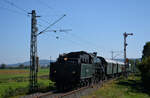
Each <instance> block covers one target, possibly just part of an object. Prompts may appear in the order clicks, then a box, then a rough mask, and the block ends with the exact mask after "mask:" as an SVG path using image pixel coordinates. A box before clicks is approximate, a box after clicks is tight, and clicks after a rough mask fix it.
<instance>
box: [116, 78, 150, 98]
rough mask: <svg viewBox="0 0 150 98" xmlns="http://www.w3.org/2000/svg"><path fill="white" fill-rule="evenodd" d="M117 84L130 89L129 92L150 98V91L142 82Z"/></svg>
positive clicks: (126, 81)
mask: <svg viewBox="0 0 150 98" xmlns="http://www.w3.org/2000/svg"><path fill="white" fill-rule="evenodd" d="M117 84H118V85H122V86H125V87H127V88H129V92H135V93H146V94H148V95H149V96H150V91H149V90H148V89H145V88H144V86H143V84H142V82H141V81H140V80H130V79H128V80H124V81H123V80H121V81H119V82H118V83H117Z"/></svg>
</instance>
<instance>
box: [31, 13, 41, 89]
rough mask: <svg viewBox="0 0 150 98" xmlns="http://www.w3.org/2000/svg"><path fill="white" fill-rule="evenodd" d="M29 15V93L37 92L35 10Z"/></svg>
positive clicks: (36, 29)
mask: <svg viewBox="0 0 150 98" xmlns="http://www.w3.org/2000/svg"><path fill="white" fill-rule="evenodd" d="M29 14H31V16H32V18H31V42H30V92H35V91H37V90H38V84H37V72H38V56H37V31H38V28H37V27H36V24H37V20H36V17H39V16H36V12H35V10H32V13H29Z"/></svg>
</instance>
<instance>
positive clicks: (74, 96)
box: [33, 79, 110, 98]
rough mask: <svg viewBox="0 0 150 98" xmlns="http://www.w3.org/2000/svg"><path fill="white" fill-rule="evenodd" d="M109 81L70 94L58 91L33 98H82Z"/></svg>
mask: <svg viewBox="0 0 150 98" xmlns="http://www.w3.org/2000/svg"><path fill="white" fill-rule="evenodd" d="M109 80H110V79H109ZM109 80H108V81H109ZM108 81H103V82H101V83H98V84H95V85H91V86H86V87H82V88H79V89H76V90H72V91H69V92H65V93H60V92H57V91H55V92H48V93H44V94H40V95H38V96H35V97H33V98H80V97H81V96H85V95H88V94H89V93H91V92H92V91H94V90H97V89H98V88H100V87H101V86H102V85H103V84H104V83H106V82H108Z"/></svg>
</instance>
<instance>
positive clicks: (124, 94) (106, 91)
mask: <svg viewBox="0 0 150 98" xmlns="http://www.w3.org/2000/svg"><path fill="white" fill-rule="evenodd" d="M83 98H150V95H149V94H148V93H147V91H146V90H145V89H144V88H143V86H142V83H141V81H140V77H139V76H135V75H130V76H129V77H128V79H124V78H123V77H121V78H119V79H117V80H111V81H109V82H108V83H106V84H104V85H103V87H101V88H100V89H98V90H97V91H94V92H92V93H91V94H90V95H88V96H83Z"/></svg>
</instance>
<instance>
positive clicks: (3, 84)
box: [0, 69, 54, 98]
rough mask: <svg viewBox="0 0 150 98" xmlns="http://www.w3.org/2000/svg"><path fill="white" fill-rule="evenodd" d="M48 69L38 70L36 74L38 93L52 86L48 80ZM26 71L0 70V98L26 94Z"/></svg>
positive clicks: (27, 83) (27, 85)
mask: <svg viewBox="0 0 150 98" xmlns="http://www.w3.org/2000/svg"><path fill="white" fill-rule="evenodd" d="M48 75H49V69H40V70H39V72H38V85H39V91H43V92H44V91H46V90H50V89H52V88H53V87H54V84H53V83H52V82H51V81H50V80H49V76H48ZM28 90H29V70H28V69H0V98H9V97H11V98H12V97H14V98H17V97H19V96H22V95H26V94H28V93H29V92H28Z"/></svg>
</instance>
